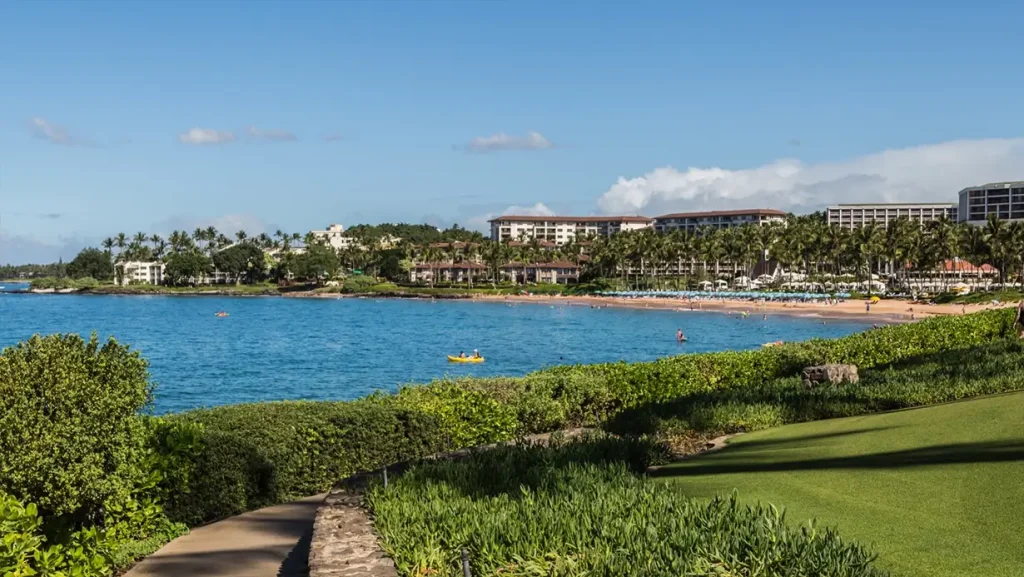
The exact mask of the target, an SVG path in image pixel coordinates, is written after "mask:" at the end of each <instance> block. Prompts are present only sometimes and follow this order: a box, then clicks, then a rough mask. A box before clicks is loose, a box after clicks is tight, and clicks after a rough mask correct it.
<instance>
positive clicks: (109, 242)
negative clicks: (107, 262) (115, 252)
mask: <svg viewBox="0 0 1024 577" xmlns="http://www.w3.org/2000/svg"><path fill="white" fill-rule="evenodd" d="M102 244H103V250H105V251H107V257H110V254H111V252H112V251H111V249H113V248H114V239H112V238H110V237H109V236H108V237H107V238H105V239H103V243H102Z"/></svg>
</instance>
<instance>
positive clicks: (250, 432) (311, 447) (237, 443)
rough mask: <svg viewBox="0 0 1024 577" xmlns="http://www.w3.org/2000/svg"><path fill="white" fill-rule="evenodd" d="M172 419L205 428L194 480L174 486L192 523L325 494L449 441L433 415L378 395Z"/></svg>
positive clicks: (181, 512)
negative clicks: (348, 478)
mask: <svg viewBox="0 0 1024 577" xmlns="http://www.w3.org/2000/svg"><path fill="white" fill-rule="evenodd" d="M168 421H170V422H173V423H188V424H198V425H201V426H202V427H203V433H202V436H201V440H200V443H199V448H198V451H197V454H196V456H195V457H194V458H193V460H192V463H191V466H190V473H189V475H188V478H187V480H186V481H185V482H184V483H182V482H181V480H180V479H177V480H175V481H173V482H174V485H173V489H170V490H167V491H166V493H167V495H168V497H167V504H166V507H167V511H168V514H169V516H170V517H171V518H172V519H174V520H176V521H182V522H186V523H188V524H197V523H202V522H206V521H212V520H215V519H218V518H221V517H226V516H229V515H234V514H237V513H241V512H244V511H248V510H252V509H256V508H259V507H263V506H266V505H271V504H275V503H280V502H283V501H286V500H289V499H292V498H295V497H301V496H307V495H313V494H316V493H320V492H323V491H326V490H327V489H328V488H330V486H331V485H332V484H333V483H335V482H336V481H338V480H339V479H342V478H344V477H346V476H348V475H350V474H352V473H355V472H358V471H365V470H371V469H376V468H378V467H381V466H384V465H388V464H391V463H395V462H399V461H405V460H408V459H412V458H417V457H422V456H424V455H428V454H432V453H435V452H437V451H439V450H442V449H443V448H445V446H446V443H445V440H444V435H443V433H442V431H441V429H440V427H439V426H438V424H437V422H436V420H435V419H434V418H433V417H432V416H431V415H429V414H426V413H424V412H417V411H410V410H407V409H405V408H403V407H400V406H391V405H388V404H385V403H379V402H370V401H357V402H348V403H345V402H276V403H258V404H248V405H233V406H225V407H217V408H212V409H203V410H197V411H190V412H187V413H183V414H180V415H175V416H173V417H169V418H168ZM169 452H173V451H169Z"/></svg>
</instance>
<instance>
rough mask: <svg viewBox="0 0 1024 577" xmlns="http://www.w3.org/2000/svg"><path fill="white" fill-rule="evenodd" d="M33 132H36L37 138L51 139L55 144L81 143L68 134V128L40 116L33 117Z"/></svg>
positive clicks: (69, 144) (72, 144)
mask: <svg viewBox="0 0 1024 577" xmlns="http://www.w3.org/2000/svg"><path fill="white" fill-rule="evenodd" d="M32 133H33V134H35V136H36V138H42V139H43V140H49V141H50V142H52V143H53V144H63V145H64V146H74V145H76V144H80V143H79V142H78V141H77V140H75V139H74V138H72V137H71V135H70V134H68V131H67V129H66V128H64V127H63V126H60V125H57V124H53V123H52V122H50V121H49V120H46V119H45V118H40V117H38V116H36V117H35V118H33V119H32Z"/></svg>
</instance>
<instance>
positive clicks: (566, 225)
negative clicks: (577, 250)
mask: <svg viewBox="0 0 1024 577" xmlns="http://www.w3.org/2000/svg"><path fill="white" fill-rule="evenodd" d="M652 222H653V219H650V218H647V217H645V216H514V215H509V216H501V217H498V218H495V219H493V220H491V221H490V223H491V240H493V241H496V242H501V241H514V240H519V239H521V238H525V239H527V240H528V239H532V238H536V239H539V240H546V241H550V242H553V243H555V244H558V245H562V244H565V243H567V242H569V241H570V240H572V239H574V238H584V237H587V236H591V235H593V236H606V237H607V236H611V235H613V234H615V233H617V232H625V231H629V230H640V229H643V228H648V227H650V226H651V223H652Z"/></svg>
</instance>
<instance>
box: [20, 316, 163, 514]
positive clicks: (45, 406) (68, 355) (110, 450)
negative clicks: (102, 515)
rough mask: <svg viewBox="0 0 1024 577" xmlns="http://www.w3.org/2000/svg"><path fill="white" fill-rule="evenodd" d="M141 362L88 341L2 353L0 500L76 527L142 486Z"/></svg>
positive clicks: (144, 386) (56, 340) (28, 345)
mask: <svg viewBox="0 0 1024 577" xmlns="http://www.w3.org/2000/svg"><path fill="white" fill-rule="evenodd" d="M147 379H148V373H147V365H146V361H144V360H143V359H142V358H141V357H140V356H139V354H138V353H137V352H133V351H131V350H130V349H129V348H128V347H127V346H123V345H120V344H118V343H117V342H116V341H114V340H113V339H111V340H109V341H107V342H106V343H105V344H103V345H102V346H101V345H100V343H99V340H98V339H97V338H96V336H95V335H93V337H92V338H91V339H90V340H88V341H85V340H83V339H82V338H81V337H79V336H77V335H53V336H48V337H38V336H36V337H32V338H31V339H29V340H28V341H26V342H23V343H20V344H18V345H17V346H14V347H10V348H7V349H4V351H3V352H2V353H0V490H4V491H6V492H8V493H10V494H11V495H14V496H15V497H17V498H19V499H22V500H25V501H30V502H33V503H36V504H38V506H39V508H40V511H42V512H43V514H44V516H51V515H53V516H60V517H65V518H74V519H76V520H79V521H80V520H83V519H84V518H86V517H88V516H90V515H93V514H95V512H96V511H98V510H99V508H100V507H101V506H102V505H103V504H104V503H105V502H107V501H109V500H111V499H127V498H128V497H129V496H130V495H131V493H132V490H133V488H134V487H135V486H136V485H138V484H139V483H140V482H141V478H142V477H143V471H142V468H141V466H140V465H141V463H142V459H143V456H144V447H143V445H144V443H145V431H144V429H143V427H142V424H141V422H140V421H139V419H138V418H136V413H137V412H138V411H140V410H141V409H142V408H143V407H144V406H145V405H146V404H147V403H148V402H149V399H150V394H151V387H150V384H149V382H148V380H147Z"/></svg>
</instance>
